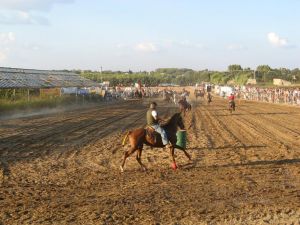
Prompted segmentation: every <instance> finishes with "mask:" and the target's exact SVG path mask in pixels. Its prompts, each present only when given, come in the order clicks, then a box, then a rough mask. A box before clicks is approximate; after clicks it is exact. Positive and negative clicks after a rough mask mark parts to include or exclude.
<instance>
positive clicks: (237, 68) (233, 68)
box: [228, 64, 243, 72]
mask: <svg viewBox="0 0 300 225" xmlns="http://www.w3.org/2000/svg"><path fill="white" fill-rule="evenodd" d="M241 70H243V68H242V67H241V65H237V64H233V65H229V66H228V71H229V72H234V71H241Z"/></svg>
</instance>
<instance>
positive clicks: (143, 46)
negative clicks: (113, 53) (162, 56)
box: [135, 42, 159, 52]
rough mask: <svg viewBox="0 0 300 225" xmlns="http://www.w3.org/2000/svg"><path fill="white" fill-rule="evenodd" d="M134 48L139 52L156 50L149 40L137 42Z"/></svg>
mask: <svg viewBox="0 0 300 225" xmlns="http://www.w3.org/2000/svg"><path fill="white" fill-rule="evenodd" d="M135 49H136V50H137V51H140V52H158V51H159V49H158V47H157V46H156V45H155V44H154V43H151V42H143V43H139V44H137V45H136V46H135Z"/></svg>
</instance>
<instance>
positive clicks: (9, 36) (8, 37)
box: [0, 32, 16, 62]
mask: <svg viewBox="0 0 300 225" xmlns="http://www.w3.org/2000/svg"><path fill="white" fill-rule="evenodd" d="M15 41H16V36H15V34H14V33H13V32H0V62H2V61H4V60H6V59H7V56H8V54H9V52H10V47H11V46H12V45H13V44H14V42H15Z"/></svg>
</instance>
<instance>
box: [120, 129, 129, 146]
mask: <svg viewBox="0 0 300 225" xmlns="http://www.w3.org/2000/svg"><path fill="white" fill-rule="evenodd" d="M129 134H131V131H128V132H127V133H126V135H125V137H124V138H123V141H122V146H123V147H124V146H125V144H126V140H127V138H128V136H129Z"/></svg>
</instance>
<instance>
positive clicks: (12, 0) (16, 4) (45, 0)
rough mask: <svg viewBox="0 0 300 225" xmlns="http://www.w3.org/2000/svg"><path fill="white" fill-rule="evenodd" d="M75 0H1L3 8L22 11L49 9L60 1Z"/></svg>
mask: <svg viewBox="0 0 300 225" xmlns="http://www.w3.org/2000/svg"><path fill="white" fill-rule="evenodd" d="M73 2H74V0H0V5H1V9H8V10H20V11H31V10H34V11H49V10H50V9H51V8H52V7H53V5H55V4H58V3H73Z"/></svg>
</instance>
